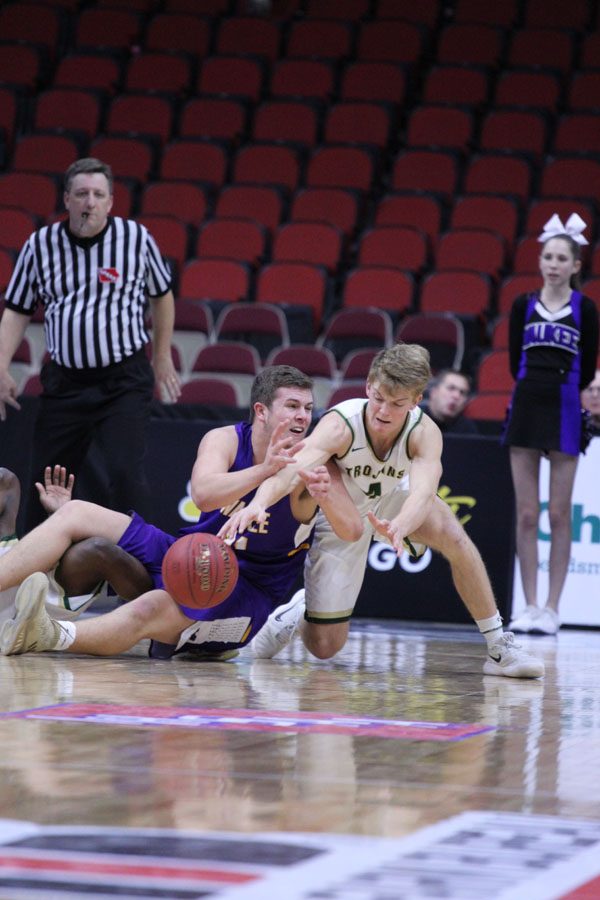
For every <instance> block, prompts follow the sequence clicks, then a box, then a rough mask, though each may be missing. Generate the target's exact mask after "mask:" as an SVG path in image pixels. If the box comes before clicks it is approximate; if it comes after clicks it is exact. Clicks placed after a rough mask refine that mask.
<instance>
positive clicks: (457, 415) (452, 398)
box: [421, 369, 479, 434]
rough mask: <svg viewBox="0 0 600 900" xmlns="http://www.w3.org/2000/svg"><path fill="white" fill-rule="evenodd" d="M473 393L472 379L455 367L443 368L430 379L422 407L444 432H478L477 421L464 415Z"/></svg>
mask: <svg viewBox="0 0 600 900" xmlns="http://www.w3.org/2000/svg"><path fill="white" fill-rule="evenodd" d="M470 394H471V382H470V379H469V378H468V377H467V376H466V375H464V374H463V373H462V372H457V371H455V370H454V369H442V370H441V371H440V372H438V373H437V375H436V376H435V377H434V378H432V380H431V381H430V383H429V385H428V387H427V392H426V399H425V400H424V401H423V403H421V407H422V408H423V409H424V411H425V412H426V413H427V415H428V416H430V417H431V418H432V419H433V421H434V422H435V424H436V425H437V426H438V427H439V428H440V430H441V431H442V432H445V433H452V434H478V433H479V429H478V427H477V423H476V422H474V421H473V419H467V418H466V417H465V416H463V411H464V408H465V406H466V405H467V401H468V399H469V396H470Z"/></svg>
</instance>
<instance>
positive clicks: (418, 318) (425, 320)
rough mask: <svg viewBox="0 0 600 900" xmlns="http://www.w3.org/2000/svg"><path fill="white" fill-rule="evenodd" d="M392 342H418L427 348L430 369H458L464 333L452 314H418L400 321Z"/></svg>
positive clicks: (461, 356)
mask: <svg viewBox="0 0 600 900" xmlns="http://www.w3.org/2000/svg"><path fill="white" fill-rule="evenodd" d="M394 340H395V341H403V342H404V343H407V344H421V345H422V346H423V347H426V348H427V350H429V354H430V357H431V368H432V370H433V371H434V372H439V371H440V370H441V369H460V367H461V364H462V360H463V355H464V352H465V332H464V326H463V324H462V322H461V321H460V319H459V318H458V317H457V316H455V315H453V313H417V314H415V315H411V316H406V317H405V318H404V319H402V320H401V321H400V324H399V325H398V327H397V329H396V333H395V334H394Z"/></svg>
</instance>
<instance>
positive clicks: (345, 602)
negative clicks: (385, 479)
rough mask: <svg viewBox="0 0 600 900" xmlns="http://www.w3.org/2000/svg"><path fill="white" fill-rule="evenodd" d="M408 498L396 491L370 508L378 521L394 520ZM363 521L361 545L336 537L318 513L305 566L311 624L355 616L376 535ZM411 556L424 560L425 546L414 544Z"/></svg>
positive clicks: (402, 492)
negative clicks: (370, 549) (372, 541)
mask: <svg viewBox="0 0 600 900" xmlns="http://www.w3.org/2000/svg"><path fill="white" fill-rule="evenodd" d="M407 497H408V491H400V490H395V491H393V492H392V493H391V494H388V495H387V496H385V497H382V498H381V500H380V501H379V502H377V503H376V504H373V506H371V507H370V508H371V509H372V510H373V512H374V514H375V515H376V516H377V517H378V518H381V519H393V518H394V516H397V515H398V513H399V512H400V510H401V509H402V505H403V503H404V501H405V500H406V498H407ZM361 512H362V510H361ZM363 521H364V532H363V534H362V537H361V538H360V539H359V540H358V541H353V542H349V541H343V540H341V539H340V538H339V537H337V535H336V534H335V533H334V531H333V529H332V527H331V525H330V524H329V522H328V521H327V519H326V518H325V516H324V515H323V513H319V515H318V517H317V522H316V525H315V536H314V538H313V542H312V546H311V548H310V550H309V553H308V556H307V558H306V562H305V564H304V588H305V598H306V615H307V619H308V621H309V622H317V623H318V622H323V623H326V622H339V621H346V620H348V619H349V618H350V616H351V615H352V611H353V609H354V607H355V605H356V601H357V599H358V595H359V593H360V589H361V587H362V583H363V579H364V575H365V568H366V565H367V557H368V555H369V548H370V546H371V539H372V538H373V536H374V533H375V532H374V529H373V526H372V525H371V523H370V522H369V520H368V519H367V517H366V513H365V515H364V518H363ZM377 539H378V540H382V541H387V538H386V537H384V536H382V535H379V534H378V535H377ZM388 543H389V542H388ZM409 552H410V553H411V555H415V556H421V555H422V554H423V553H424V552H425V547H424V545H422V544H411V545H410V549H409Z"/></svg>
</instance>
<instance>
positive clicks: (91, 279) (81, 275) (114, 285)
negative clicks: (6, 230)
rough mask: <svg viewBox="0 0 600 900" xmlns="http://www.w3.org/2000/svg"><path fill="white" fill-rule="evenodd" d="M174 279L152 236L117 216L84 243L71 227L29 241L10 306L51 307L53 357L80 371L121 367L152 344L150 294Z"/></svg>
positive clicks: (48, 324) (59, 226) (47, 314)
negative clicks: (146, 319) (147, 323)
mask: <svg viewBox="0 0 600 900" xmlns="http://www.w3.org/2000/svg"><path fill="white" fill-rule="evenodd" d="M170 287H171V276H170V273H169V270H168V267H167V266H166V264H165V263H164V261H163V259H162V257H161V254H160V251H159V249H158V247H157V245H156V242H155V241H154V239H153V238H152V236H151V235H150V234H149V232H148V230H147V229H146V228H145V227H144V226H143V225H139V224H138V223H136V222H134V221H131V220H129V219H121V218H118V217H115V218H109V220H108V224H107V226H106V228H105V229H104V231H103V232H102V233H101V234H99V235H98V236H97V237H94V238H89V239H87V238H84V239H78V238H75V237H73V235H71V234H70V233H69V231H68V229H67V227H66V223H65V222H58V223H55V224H53V225H49V226H45V227H43V228H40V229H39V230H38V231H36V232H34V233H33V234H32V235H31V236H30V237H29V238H28V240H27V242H26V243H25V245H24V247H23V249H22V250H21V253H20V256H19V258H18V260H17V264H16V266H15V270H14V272H13V276H12V278H11V281H10V284H9V286H8V289H7V291H6V306H7V307H8V308H9V309H13V310H15V311H16V312H24V313H32V312H33V311H34V310H35V307H36V305H37V303H38V302H41V303H43V305H44V319H45V328H46V342H47V346H48V350H49V352H50V355H51V357H52V359H53V360H54V361H55V362H56V363H58V364H59V365H62V366H66V367H68V368H76V369H94V368H102V367H104V366H108V365H111V364H113V363H118V362H121V361H122V360H123V359H125V358H127V357H128V356H131V355H132V354H133V353H135V352H136V351H138V350H141V349H142V347H143V346H144V344H145V343H147V341H148V333H147V331H146V328H145V326H144V315H145V311H146V307H147V297H148V296H153V297H157V296H162V295H163V294H165V293H166V292H167V291H168V290H169V289H170Z"/></svg>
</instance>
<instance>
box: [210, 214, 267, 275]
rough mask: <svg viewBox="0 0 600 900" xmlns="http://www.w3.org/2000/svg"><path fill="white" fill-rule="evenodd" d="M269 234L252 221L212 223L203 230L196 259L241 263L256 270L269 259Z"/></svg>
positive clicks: (226, 220) (216, 220)
mask: <svg viewBox="0 0 600 900" xmlns="http://www.w3.org/2000/svg"><path fill="white" fill-rule="evenodd" d="M266 245H267V231H266V228H265V227H264V225H262V224H261V223H260V222H257V221H255V220H252V219H209V221H208V222H205V223H204V225H202V227H201V228H200V230H199V232H198V238H197V240H196V247H195V251H196V252H195V255H196V256H197V257H198V258H199V259H202V258H203V257H204V258H211V257H212V258H221V259H237V260H240V261H241V262H245V263H248V265H250V266H252V267H256V266H257V265H258V264H259V263H260V262H261V261H262V260H263V259H264V257H265V254H266Z"/></svg>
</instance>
